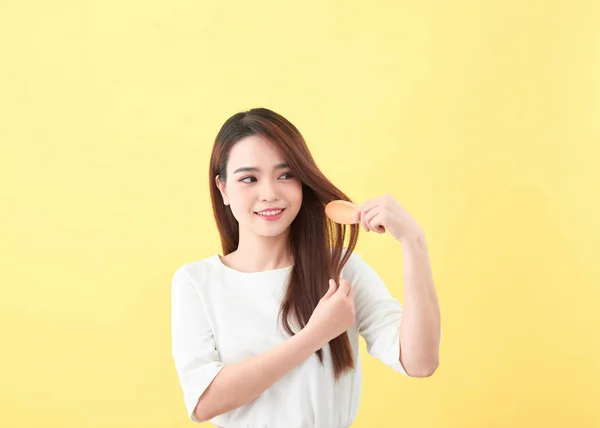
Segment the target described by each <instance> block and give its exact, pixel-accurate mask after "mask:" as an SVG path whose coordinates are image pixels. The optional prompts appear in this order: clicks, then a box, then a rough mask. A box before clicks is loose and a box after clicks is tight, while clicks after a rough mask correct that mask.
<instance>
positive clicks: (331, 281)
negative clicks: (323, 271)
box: [323, 279, 337, 299]
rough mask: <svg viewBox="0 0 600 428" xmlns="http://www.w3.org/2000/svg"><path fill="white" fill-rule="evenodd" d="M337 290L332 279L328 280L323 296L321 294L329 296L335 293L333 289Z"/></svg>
mask: <svg viewBox="0 0 600 428" xmlns="http://www.w3.org/2000/svg"><path fill="white" fill-rule="evenodd" d="M336 290H337V285H336V283H335V281H334V280H333V279H330V280H329V288H328V289H327V293H325V296H323V297H324V298H326V299H327V298H329V297H331V295H332V294H333V293H335V291H336Z"/></svg>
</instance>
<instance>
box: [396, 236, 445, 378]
mask: <svg viewBox="0 0 600 428" xmlns="http://www.w3.org/2000/svg"><path fill="white" fill-rule="evenodd" d="M402 253H403V255H404V256H403V257H404V258H403V260H404V262H403V271H404V313H403V316H402V322H401V323H400V362H401V363H402V366H403V367H404V368H405V369H406V371H407V373H408V374H409V375H410V376H413V377H427V376H431V375H432V374H433V373H434V372H435V370H436V369H437V367H438V364H439V345H440V333H441V330H440V307H439V303H438V299H437V294H436V290H435V285H434V282H433V275H432V272H431V266H430V262H429V254H428V251H427V243H426V241H425V237H424V236H416V237H410V238H405V239H404V240H403V241H402Z"/></svg>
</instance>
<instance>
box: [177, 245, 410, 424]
mask: <svg viewBox="0 0 600 428" xmlns="http://www.w3.org/2000/svg"><path fill="white" fill-rule="evenodd" d="M291 269H292V268H291V267H287V268H283V269H275V270H268V271H263V272H257V273H243V272H240V271H237V270H234V269H232V268H230V267H227V266H225V265H224V264H223V262H222V261H221V259H220V257H219V255H214V256H212V257H210V258H207V259H204V260H198V261H193V262H190V263H187V264H185V265H183V266H181V267H180V268H179V269H178V270H177V271H176V272H175V274H174V276H173V282H172V327H171V328H172V341H173V348H172V352H173V358H174V362H175V367H176V370H177V374H178V376H179V380H180V383H181V388H182V390H183V398H184V402H185V406H186V408H187V412H188V415H189V417H190V418H191V420H192V421H194V422H199V421H198V420H197V419H196V418H195V416H194V414H193V410H194V408H195V406H196V404H197V402H198V398H199V397H200V396H201V395H202V393H203V392H204V391H205V390H206V388H207V387H208V385H209V384H210V383H211V382H212V380H213V379H214V378H215V377H216V376H217V374H218V373H219V371H220V370H221V369H222V368H223V367H224V366H225V365H227V364H231V363H234V362H237V361H241V360H244V359H247V358H249V357H251V356H253V355H257V354H260V353H263V352H265V351H267V350H268V349H271V348H273V347H274V346H276V345H277V344H279V343H281V342H283V341H284V340H286V338H287V336H286V335H285V333H284V332H283V328H282V327H281V324H280V323H279V322H278V314H279V308H280V305H281V301H282V298H283V295H284V291H285V286H286V280H287V277H288V275H289V273H290V272H291ZM342 277H343V278H344V279H346V280H348V281H349V282H350V284H352V285H353V286H354V291H355V308H356V317H355V325H354V326H353V327H352V328H350V330H348V336H349V339H350V343H351V345H352V349H353V351H354V358H355V362H356V368H355V370H354V371H352V372H350V373H347V374H346V375H344V376H342V377H341V378H340V380H339V381H338V382H337V383H336V382H335V381H334V377H333V369H332V365H331V354H330V352H329V347H328V346H325V347H324V348H323V356H324V362H325V365H324V366H323V365H321V363H320V362H319V360H318V357H317V356H316V355H315V354H313V355H312V356H310V357H309V358H308V359H307V360H305V361H304V362H303V363H302V364H301V365H299V366H297V367H296V368H295V369H293V370H292V371H291V372H288V373H287V374H286V375H284V376H283V377H282V378H281V379H280V380H279V381H277V382H276V383H275V384H273V385H272V386H271V387H270V388H269V389H267V390H266V391H265V392H264V393H263V394H261V395H260V396H259V397H258V398H256V399H255V400H253V401H252V402H250V403H247V404H245V405H243V406H242V407H239V408H237V409H234V410H232V411H230V412H227V413H225V414H222V415H220V416H217V417H215V418H213V419H212V420H211V422H212V423H214V424H215V425H217V426H220V427H224V428H267V427H268V428H346V427H349V426H350V425H351V424H352V422H353V421H354V419H355V417H356V415H357V412H358V406H359V401H360V393H361V383H362V373H361V372H362V370H361V362H360V355H359V346H358V336H359V334H360V335H361V336H362V337H363V338H364V339H365V341H366V344H367V349H368V352H369V354H371V355H373V356H375V357H377V358H379V359H380V360H381V361H383V363H385V364H386V365H388V366H390V367H391V368H393V369H394V370H396V371H398V372H400V373H402V374H406V372H405V371H404V369H403V367H402V365H401V364H400V361H399V355H400V340H399V329H400V320H401V318H402V307H401V305H400V303H399V302H398V301H397V300H396V299H394V298H393V297H392V296H391V295H390V293H389V292H388V290H387V288H386V286H385V285H384V283H383V282H382V280H381V279H380V277H379V276H378V275H377V273H376V272H375V271H374V270H373V269H372V268H371V267H370V266H369V265H368V264H367V263H366V262H365V261H363V260H362V258H361V257H360V256H359V255H357V254H356V253H353V254H352V255H351V257H350V259H349V261H348V262H347V263H346V265H345V266H344V268H343V270H342Z"/></svg>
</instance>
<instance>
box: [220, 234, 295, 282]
mask: <svg viewBox="0 0 600 428" xmlns="http://www.w3.org/2000/svg"><path fill="white" fill-rule="evenodd" d="M224 262H225V263H226V264H228V265H229V266H230V267H232V268H234V269H236V270H240V271H242V272H261V271H266V270H274V269H281V268H285V267H288V266H291V265H292V264H293V263H294V260H293V256H292V254H291V251H290V247H289V239H288V235H287V233H286V234H282V235H279V236H274V237H262V236H256V235H255V236H243V235H240V242H239V245H238V248H237V250H235V251H234V252H233V253H231V254H228V255H227V257H226V258H224Z"/></svg>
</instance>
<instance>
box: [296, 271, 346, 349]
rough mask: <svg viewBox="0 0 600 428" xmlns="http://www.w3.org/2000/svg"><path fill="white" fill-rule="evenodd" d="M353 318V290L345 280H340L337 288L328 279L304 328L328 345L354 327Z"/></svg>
mask: <svg viewBox="0 0 600 428" xmlns="http://www.w3.org/2000/svg"><path fill="white" fill-rule="evenodd" d="M354 317H355V310H354V288H353V287H352V286H351V285H350V283H349V282H348V281H346V280H345V279H341V278H340V283H339V286H338V285H337V284H336V282H335V281H334V280H333V279H330V280H329V289H328V290H327V293H325V295H324V296H323V297H322V298H321V300H319V303H318V304H317V307H316V308H315V310H314V311H313V313H312V315H311V317H310V319H309V320H308V324H307V325H306V328H307V329H308V330H310V331H311V332H312V333H313V334H315V335H317V336H318V337H319V338H320V339H322V340H323V341H324V342H325V343H328V342H329V341H331V340H333V339H335V338H336V337H338V336H339V335H340V334H342V333H344V332H345V331H346V330H348V329H349V328H350V327H351V326H352V325H354Z"/></svg>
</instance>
